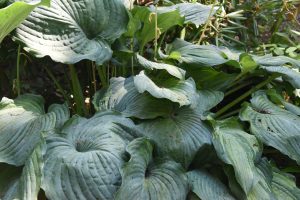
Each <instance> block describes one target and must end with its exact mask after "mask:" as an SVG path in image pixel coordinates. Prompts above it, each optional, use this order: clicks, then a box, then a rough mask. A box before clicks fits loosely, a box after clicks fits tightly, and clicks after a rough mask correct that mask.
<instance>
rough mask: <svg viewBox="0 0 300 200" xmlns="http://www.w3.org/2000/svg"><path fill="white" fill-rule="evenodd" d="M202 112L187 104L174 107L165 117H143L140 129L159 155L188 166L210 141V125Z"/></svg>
mask: <svg viewBox="0 0 300 200" xmlns="http://www.w3.org/2000/svg"><path fill="white" fill-rule="evenodd" d="M201 117H202V115H201V113H199V112H197V110H196V109H191V108H190V107H182V108H174V109H173V110H171V112H170V114H169V116H168V117H164V118H158V119H155V120H151V121H145V122H143V123H141V124H140V125H139V128H140V132H141V133H142V134H144V135H145V136H146V137H148V138H150V139H151V140H153V141H154V144H155V146H156V152H157V155H159V156H170V157H171V158H172V159H174V160H175V161H176V162H180V163H182V164H183V166H184V167H188V166H189V164H190V163H191V162H192V160H193V158H194V157H195V155H196V153H197V151H198V150H199V149H200V148H201V147H203V146H204V145H208V144H211V136H210V134H211V133H210V129H209V128H208V126H207V125H206V124H205V123H204V122H202V121H201Z"/></svg>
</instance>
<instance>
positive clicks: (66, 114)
mask: <svg viewBox="0 0 300 200" xmlns="http://www.w3.org/2000/svg"><path fill="white" fill-rule="evenodd" d="M48 112H54V113H55V115H56V123H55V128H57V129H60V128H61V127H62V126H63V125H64V123H65V122H66V121H68V119H69V118H70V110H69V107H68V106H67V104H61V105H60V104H52V105H51V106H50V107H49V108H48Z"/></svg>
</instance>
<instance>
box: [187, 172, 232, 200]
mask: <svg viewBox="0 0 300 200" xmlns="http://www.w3.org/2000/svg"><path fill="white" fill-rule="evenodd" d="M187 175H188V180H189V184H190V185H191V190H192V191H193V192H194V193H195V194H197V196H198V197H199V198H201V199H205V200H234V199H235V198H234V197H233V196H232V195H231V194H230V193H229V190H228V189H227V188H226V186H225V185H224V184H223V183H222V182H221V181H219V180H218V179H217V178H215V177H213V176H212V175H210V174H209V173H207V172H205V171H200V170H194V171H191V172H188V173H187Z"/></svg>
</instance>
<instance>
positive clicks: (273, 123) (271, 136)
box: [240, 91, 300, 163]
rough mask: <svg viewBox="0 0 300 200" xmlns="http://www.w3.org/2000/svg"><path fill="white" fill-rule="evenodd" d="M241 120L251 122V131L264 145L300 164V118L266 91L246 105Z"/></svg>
mask: <svg viewBox="0 0 300 200" xmlns="http://www.w3.org/2000/svg"><path fill="white" fill-rule="evenodd" d="M240 118H241V119H242V120H244V121H248V122H250V125H251V127H250V130H251V132H252V133H253V134H255V135H256V136H257V137H258V138H259V139H260V140H261V141H262V142H263V143H265V144H267V145H269V146H272V147H274V148H276V149H278V150H279V151H281V152H282V153H284V154H286V155H288V156H289V157H290V158H292V159H294V160H296V161H297V162H298V163H300V118H299V117H298V116H297V115H295V114H293V113H291V112H289V111H287V110H285V109H282V108H280V107H278V106H276V105H275V104H273V103H272V102H271V101H270V100H269V99H268V97H267V95H266V94H265V92H264V91H258V92H256V93H255V94H254V95H253V97H252V99H251V104H245V106H244V108H243V110H242V111H241V113H240Z"/></svg>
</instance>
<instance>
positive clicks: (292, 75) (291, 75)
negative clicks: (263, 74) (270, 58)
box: [260, 66, 300, 88]
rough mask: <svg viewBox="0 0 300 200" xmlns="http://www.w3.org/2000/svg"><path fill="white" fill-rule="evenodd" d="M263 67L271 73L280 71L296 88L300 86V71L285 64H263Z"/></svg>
mask: <svg viewBox="0 0 300 200" xmlns="http://www.w3.org/2000/svg"><path fill="white" fill-rule="evenodd" d="M260 68H261V69H264V70H266V71H267V72H270V73H279V74H281V75H282V78H283V79H284V80H286V81H288V82H289V83H291V84H292V86H294V87H295V88H300V73H299V72H297V71H296V70H293V69H291V68H288V67H283V66H261V67H260Z"/></svg>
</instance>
